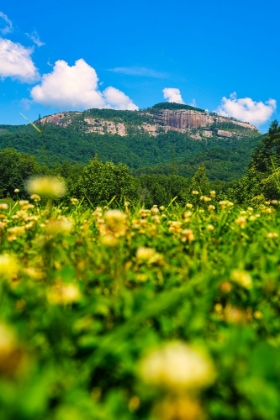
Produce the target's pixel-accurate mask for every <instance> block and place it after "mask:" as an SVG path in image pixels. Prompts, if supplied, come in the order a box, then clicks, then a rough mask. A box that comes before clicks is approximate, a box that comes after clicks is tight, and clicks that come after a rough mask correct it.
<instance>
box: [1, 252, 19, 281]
mask: <svg viewBox="0 0 280 420" xmlns="http://www.w3.org/2000/svg"><path fill="white" fill-rule="evenodd" d="M18 270H19V265H18V261H17V259H16V257H14V256H13V255H10V254H1V255H0V277H4V278H5V279H8V280H9V279H12V277H13V276H14V275H15V274H17V273H18Z"/></svg>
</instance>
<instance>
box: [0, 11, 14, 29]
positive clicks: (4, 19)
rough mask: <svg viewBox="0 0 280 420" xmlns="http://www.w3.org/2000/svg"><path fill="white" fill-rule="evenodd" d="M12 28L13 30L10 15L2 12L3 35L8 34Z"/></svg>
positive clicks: (0, 22) (0, 14) (0, 21)
mask: <svg viewBox="0 0 280 420" xmlns="http://www.w3.org/2000/svg"><path fill="white" fill-rule="evenodd" d="M12 30H13V24H12V22H11V21H10V19H9V18H8V16H7V15H5V13H3V12H0V32H1V33H2V34H3V35H6V34H8V33H9V32H12Z"/></svg>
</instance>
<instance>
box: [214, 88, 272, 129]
mask: <svg viewBox="0 0 280 420" xmlns="http://www.w3.org/2000/svg"><path fill="white" fill-rule="evenodd" d="M275 110H276V100H275V99H269V100H268V101H266V102H256V101H253V100H252V99H251V98H240V99H237V95H236V93H235V92H234V93H232V94H231V95H230V97H229V98H226V97H225V96H224V97H223V98H222V101H221V105H220V106H219V107H218V108H217V109H216V110H215V112H217V114H219V115H222V116H224V117H233V118H236V119H237V120H241V121H244V122H249V123H251V124H253V125H256V126H259V125H262V124H264V123H266V122H267V121H268V120H269V119H270V117H271V115H272V114H273V113H274V112H275Z"/></svg>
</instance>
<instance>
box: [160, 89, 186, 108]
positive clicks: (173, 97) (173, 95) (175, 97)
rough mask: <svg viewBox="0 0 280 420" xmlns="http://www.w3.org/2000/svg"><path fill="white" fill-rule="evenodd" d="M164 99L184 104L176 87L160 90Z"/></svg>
mask: <svg viewBox="0 0 280 420" xmlns="http://www.w3.org/2000/svg"><path fill="white" fill-rule="evenodd" d="M162 92H163V97H164V99H167V101H168V102H176V103H177V104H184V103H185V102H184V101H183V98H182V96H181V92H180V90H179V89H177V88H164V89H163V90H162Z"/></svg>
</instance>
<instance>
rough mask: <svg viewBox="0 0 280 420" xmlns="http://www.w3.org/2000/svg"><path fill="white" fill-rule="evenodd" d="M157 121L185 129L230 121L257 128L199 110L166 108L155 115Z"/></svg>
mask: <svg viewBox="0 0 280 420" xmlns="http://www.w3.org/2000/svg"><path fill="white" fill-rule="evenodd" d="M155 120H156V121H161V122H163V123H164V124H165V125H167V126H169V127H174V128H179V129H181V130H184V129H186V128H199V127H207V126H210V125H212V124H214V123H230V122H232V123H233V124H236V125H239V126H240V127H244V128H248V129H250V130H256V127H254V126H253V125H252V124H249V123H246V122H245V123H244V122H241V121H237V120H232V119H230V118H226V117H222V116H219V115H215V114H209V113H208V112H204V113H202V112H198V111H193V110H185V109H182V110H181V109H180V110H170V109H164V110H159V112H158V114H157V115H155Z"/></svg>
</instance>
